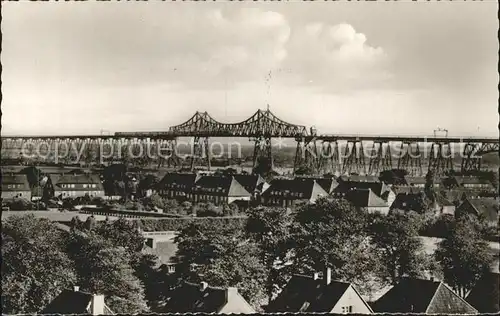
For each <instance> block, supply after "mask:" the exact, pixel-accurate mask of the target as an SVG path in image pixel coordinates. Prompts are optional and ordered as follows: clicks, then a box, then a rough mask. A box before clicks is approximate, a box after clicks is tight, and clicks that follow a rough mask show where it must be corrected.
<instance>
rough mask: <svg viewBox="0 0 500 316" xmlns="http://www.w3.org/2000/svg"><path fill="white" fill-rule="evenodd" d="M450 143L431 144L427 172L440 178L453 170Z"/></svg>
mask: <svg viewBox="0 0 500 316" xmlns="http://www.w3.org/2000/svg"><path fill="white" fill-rule="evenodd" d="M451 146H452V145H451V144H450V143H444V142H436V143H432V144H431V151H430V154H429V168H428V169H429V171H430V170H432V171H434V174H435V175H437V176H441V175H443V174H444V172H446V171H449V170H453V149H452V148H451Z"/></svg>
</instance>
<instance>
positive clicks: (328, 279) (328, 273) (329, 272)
mask: <svg viewBox="0 0 500 316" xmlns="http://www.w3.org/2000/svg"><path fill="white" fill-rule="evenodd" d="M324 278H325V282H326V285H328V284H330V283H331V282H332V269H331V268H326V271H325V276H324Z"/></svg>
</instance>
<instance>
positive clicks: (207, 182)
mask: <svg viewBox="0 0 500 316" xmlns="http://www.w3.org/2000/svg"><path fill="white" fill-rule="evenodd" d="M192 190H193V193H203V194H208V195H218V196H246V197H248V196H251V194H250V192H248V191H247V190H245V188H244V187H243V186H242V185H241V184H240V183H239V182H238V181H236V179H235V178H234V177H232V176H202V177H201V178H200V179H199V180H198V181H196V183H195V184H194V186H193V189H192Z"/></svg>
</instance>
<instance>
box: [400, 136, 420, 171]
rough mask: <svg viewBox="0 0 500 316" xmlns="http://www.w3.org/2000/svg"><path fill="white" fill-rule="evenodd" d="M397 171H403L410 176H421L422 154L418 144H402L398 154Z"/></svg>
mask: <svg viewBox="0 0 500 316" xmlns="http://www.w3.org/2000/svg"><path fill="white" fill-rule="evenodd" d="M399 155H400V156H399V157H400V158H399V160H398V169H403V170H406V171H407V172H408V174H409V175H412V176H422V175H423V173H424V172H423V168H422V154H421V152H420V146H419V143H418V142H402V143H401V147H400V152H399Z"/></svg>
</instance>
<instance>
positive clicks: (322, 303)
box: [267, 275, 371, 313]
mask: <svg viewBox="0 0 500 316" xmlns="http://www.w3.org/2000/svg"><path fill="white" fill-rule="evenodd" d="M350 286H351V284H350V283H346V282H341V281H335V280H332V281H331V282H330V284H328V285H327V284H326V283H325V281H324V280H323V279H321V278H320V279H318V280H314V278H312V277H309V276H305V275H294V276H292V278H291V279H290V281H289V282H288V283H287V285H286V286H285V288H284V289H283V291H282V292H281V293H280V294H279V295H278V297H277V298H276V299H275V300H274V301H272V302H271V303H270V304H269V305H268V307H267V312H271V313H272V312H291V313H296V312H306V313H328V312H331V311H332V309H333V308H334V307H335V305H336V304H337V302H338V301H339V300H340V298H341V297H342V295H343V294H344V293H345V292H346V291H347V289H348V288H349V287H350ZM353 289H354V291H355V292H356V293H357V291H356V289H355V288H354V287H353ZM357 294H358V293H357ZM358 296H359V298H360V299H361V300H362V301H363V302H364V300H363V299H362V298H361V296H360V295H359V294H358ZM364 303H365V304H366V302H364ZM366 306H367V307H368V309H370V310H371V308H370V307H369V305H368V304H366Z"/></svg>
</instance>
